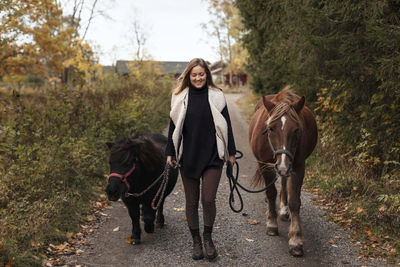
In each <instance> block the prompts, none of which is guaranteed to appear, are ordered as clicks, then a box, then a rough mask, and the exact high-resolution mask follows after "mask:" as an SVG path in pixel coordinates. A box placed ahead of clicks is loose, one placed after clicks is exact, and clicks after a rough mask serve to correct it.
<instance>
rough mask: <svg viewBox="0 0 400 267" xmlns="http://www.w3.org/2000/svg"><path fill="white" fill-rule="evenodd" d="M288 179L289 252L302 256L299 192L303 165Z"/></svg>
mask: <svg viewBox="0 0 400 267" xmlns="http://www.w3.org/2000/svg"><path fill="white" fill-rule="evenodd" d="M295 173H296V175H291V176H290V177H289V180H288V188H287V189H288V197H289V210H290V229H289V252H290V254H291V255H293V256H303V255H304V252H303V234H302V229H301V221H300V206H301V200H300V193H301V186H302V183H303V177H304V166H303V167H301V168H299V169H297V170H296V172H295Z"/></svg>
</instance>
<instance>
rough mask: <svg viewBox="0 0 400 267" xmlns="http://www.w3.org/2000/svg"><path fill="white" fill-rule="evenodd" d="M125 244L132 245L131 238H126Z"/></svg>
mask: <svg viewBox="0 0 400 267" xmlns="http://www.w3.org/2000/svg"><path fill="white" fill-rule="evenodd" d="M125 243H127V244H131V243H132V238H131V237H130V236H128V237H127V238H125Z"/></svg>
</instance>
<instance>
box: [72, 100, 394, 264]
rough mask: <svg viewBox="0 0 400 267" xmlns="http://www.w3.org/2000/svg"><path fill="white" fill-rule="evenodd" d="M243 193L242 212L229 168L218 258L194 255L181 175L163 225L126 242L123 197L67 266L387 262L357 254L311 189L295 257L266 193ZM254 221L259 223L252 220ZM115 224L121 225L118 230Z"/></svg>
mask: <svg viewBox="0 0 400 267" xmlns="http://www.w3.org/2000/svg"><path fill="white" fill-rule="evenodd" d="M240 97H241V95H239V94H228V95H227V100H228V107H229V112H230V115H231V120H232V127H233V129H234V135H235V140H236V146H237V149H238V150H241V151H242V152H243V153H244V157H243V158H242V159H240V160H239V164H240V180H241V183H242V184H243V185H245V186H246V185H247V186H248V184H249V182H250V179H251V177H252V176H253V173H254V170H255V166H256V164H255V159H254V157H253V155H252V153H251V151H250V148H249V146H248V139H247V128H248V125H247V123H246V122H245V120H244V118H243V117H242V116H241V114H240V111H239V109H238V107H237V106H236V104H235V101H236V100H237V99H238V98H240ZM242 196H243V200H244V209H243V211H242V213H240V214H237V213H234V212H232V211H231V209H230V207H229V204H228V197H229V185H228V181H227V178H226V177H225V172H224V174H223V177H222V178H221V182H220V187H219V190H218V195H217V218H216V222H215V229H214V234H213V237H214V243H215V245H216V247H217V250H218V253H219V256H218V258H217V259H216V261H214V262H208V261H207V260H200V261H193V260H192V259H191V247H192V243H191V237H190V233H189V230H188V227H187V223H186V221H185V220H184V217H185V215H184V211H183V208H184V193H183V187H182V184H181V182H180V179H179V182H178V183H177V186H176V187H175V189H174V191H173V192H172V193H171V195H170V196H169V197H168V198H167V199H166V204H165V208H164V214H165V218H166V223H167V225H166V226H165V227H164V228H163V229H156V231H155V233H153V234H147V233H145V232H144V231H143V234H142V244H140V245H136V246H132V245H129V244H127V243H126V242H125V239H126V238H127V237H128V236H129V235H130V233H131V222H130V218H129V215H128V212H127V210H126V208H125V207H124V205H123V203H122V202H120V201H119V202H116V203H111V207H112V208H111V209H107V210H105V211H104V213H105V214H107V216H104V218H105V219H104V221H103V222H102V223H101V224H100V225H99V227H98V228H97V229H95V231H94V232H93V233H91V234H90V235H89V242H88V244H87V245H85V246H82V248H81V250H83V251H84V252H83V253H81V254H80V255H74V256H70V257H68V258H67V260H66V266H75V265H81V266H88V267H91V266H96V267H106V266H107V267H108V266H110V267H119V266H296V267H298V266H387V265H386V264H385V263H383V262H382V261H379V260H374V261H369V262H364V260H361V259H358V253H359V249H358V247H357V246H356V245H354V244H353V243H351V242H349V241H348V237H347V234H346V233H345V232H344V231H342V230H341V229H338V226H336V225H335V224H332V223H330V222H327V221H326V220H325V219H324V218H323V211H321V210H320V209H319V208H318V207H316V206H315V205H314V204H313V203H312V198H313V196H312V195H311V194H309V193H306V192H302V208H301V218H302V222H303V232H304V253H305V256H304V257H301V258H295V257H292V256H290V255H289V253H288V237H287V234H288V226H289V223H288V222H281V221H279V222H278V223H279V233H280V235H279V236H275V237H271V236H267V235H266V234H265V232H266V231H265V228H266V226H265V211H266V203H265V202H264V199H265V194H264V193H259V194H248V193H245V192H243V191H242ZM200 206H201V205H200ZM243 213H245V214H243ZM201 215H202V211H201V210H200V217H201ZM245 215H246V216H245ZM249 221H257V222H259V223H258V224H249ZM200 225H201V226H202V222H201V224H200ZM116 227H119V231H113V229H115V228H116ZM201 228H202V227H201ZM142 229H143V228H142ZM329 241H331V242H329ZM332 241H334V243H333V242H332ZM332 243H333V244H332Z"/></svg>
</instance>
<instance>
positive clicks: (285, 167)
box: [278, 146, 288, 170]
mask: <svg viewBox="0 0 400 267" xmlns="http://www.w3.org/2000/svg"><path fill="white" fill-rule="evenodd" d="M283 150H286V147H285V146H283ZM285 159H286V154H282V155H281V164H279V166H278V169H279V170H287V169H288V166H286V164H285Z"/></svg>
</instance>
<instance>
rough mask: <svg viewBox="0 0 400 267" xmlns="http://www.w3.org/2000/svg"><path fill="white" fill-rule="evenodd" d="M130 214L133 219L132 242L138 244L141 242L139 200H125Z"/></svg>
mask: <svg viewBox="0 0 400 267" xmlns="http://www.w3.org/2000/svg"><path fill="white" fill-rule="evenodd" d="M125 204H126V206H127V208H128V212H129V216H130V217H131V220H132V235H131V239H132V241H131V244H132V245H136V244H140V234H141V230H140V207H139V202H138V201H129V202H128V201H127V202H125Z"/></svg>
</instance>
